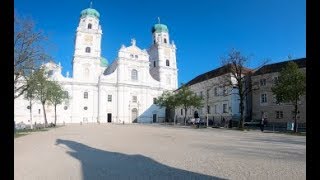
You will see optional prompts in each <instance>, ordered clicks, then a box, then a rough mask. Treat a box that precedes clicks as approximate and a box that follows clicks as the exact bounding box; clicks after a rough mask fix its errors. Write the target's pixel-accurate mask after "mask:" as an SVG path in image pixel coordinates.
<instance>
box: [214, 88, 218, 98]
mask: <svg viewBox="0 0 320 180" xmlns="http://www.w3.org/2000/svg"><path fill="white" fill-rule="evenodd" d="M214 96H218V88H217V87H215V88H214Z"/></svg>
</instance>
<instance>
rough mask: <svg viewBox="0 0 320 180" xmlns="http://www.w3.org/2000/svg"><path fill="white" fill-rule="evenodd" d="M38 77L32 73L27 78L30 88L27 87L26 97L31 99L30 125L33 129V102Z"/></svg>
mask: <svg viewBox="0 0 320 180" xmlns="http://www.w3.org/2000/svg"><path fill="white" fill-rule="evenodd" d="M36 83H37V82H36V78H35V76H34V75H33V74H31V75H30V77H29V78H28V79H27V86H28V87H29V88H27V89H26V91H25V93H24V99H26V100H28V101H29V110H30V125H31V129H33V124H32V104H33V101H34V99H35V96H36V89H35V87H36Z"/></svg>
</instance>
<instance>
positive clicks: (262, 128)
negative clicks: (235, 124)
mask: <svg viewBox="0 0 320 180" xmlns="http://www.w3.org/2000/svg"><path fill="white" fill-rule="evenodd" d="M264 125H265V121H264V118H263V117H262V118H261V122H260V130H261V132H263V130H264Z"/></svg>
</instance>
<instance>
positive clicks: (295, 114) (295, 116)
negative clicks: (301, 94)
mask: <svg viewBox="0 0 320 180" xmlns="http://www.w3.org/2000/svg"><path fill="white" fill-rule="evenodd" d="M297 114H298V101H296V102H295V105H294V132H296V133H297V132H298V126H297Z"/></svg>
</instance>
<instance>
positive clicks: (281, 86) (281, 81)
mask: <svg viewBox="0 0 320 180" xmlns="http://www.w3.org/2000/svg"><path fill="white" fill-rule="evenodd" d="M271 90H272V92H273V93H274V94H275V95H276V99H277V102H289V103H292V104H293V106H294V131H295V132H298V126H297V114H298V101H299V100H300V98H301V96H303V95H304V94H305V91H306V79H305V75H304V74H303V72H301V71H300V70H299V67H298V65H297V64H296V63H294V62H292V61H291V62H289V63H288V64H287V65H286V67H285V68H283V69H282V70H281V72H280V75H279V77H278V80H277V81H276V84H275V86H274V87H272V88H271Z"/></svg>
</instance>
